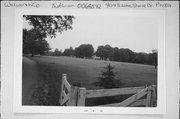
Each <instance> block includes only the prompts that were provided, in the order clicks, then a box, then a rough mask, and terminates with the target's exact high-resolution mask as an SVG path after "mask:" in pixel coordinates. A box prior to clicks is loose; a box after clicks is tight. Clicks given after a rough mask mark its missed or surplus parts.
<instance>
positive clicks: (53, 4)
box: [51, 3, 75, 8]
mask: <svg viewBox="0 0 180 119" xmlns="http://www.w3.org/2000/svg"><path fill="white" fill-rule="evenodd" d="M51 5H52V8H72V7H75V5H72V4H64V3H58V4H56V3H52V4H51Z"/></svg>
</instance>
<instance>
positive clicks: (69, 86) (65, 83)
mask: <svg viewBox="0 0 180 119" xmlns="http://www.w3.org/2000/svg"><path fill="white" fill-rule="evenodd" d="M63 82H64V86H65V87H66V88H67V90H68V91H70V90H71V85H70V84H69V82H68V81H67V76H66V75H65V74H64V76H63Z"/></svg>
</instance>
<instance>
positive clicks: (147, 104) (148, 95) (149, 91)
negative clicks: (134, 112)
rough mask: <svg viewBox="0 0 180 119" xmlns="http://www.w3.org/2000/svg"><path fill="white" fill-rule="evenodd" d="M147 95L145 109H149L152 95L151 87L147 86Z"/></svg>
mask: <svg viewBox="0 0 180 119" xmlns="http://www.w3.org/2000/svg"><path fill="white" fill-rule="evenodd" d="M147 91H148V93H147V98H146V107H151V101H152V100H151V98H152V97H151V95H152V93H151V91H152V87H151V86H149V87H148V90H147Z"/></svg>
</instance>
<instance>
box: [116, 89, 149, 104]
mask: <svg viewBox="0 0 180 119" xmlns="http://www.w3.org/2000/svg"><path fill="white" fill-rule="evenodd" d="M147 89H148V87H147V88H145V89H143V90H142V91H140V92H138V93H137V94H135V95H133V96H131V97H130V98H128V99H126V100H124V101H123V102H121V103H120V104H119V105H118V106H119V107H127V106H128V105H130V104H131V103H133V102H135V101H137V100H138V99H139V98H141V97H143V96H144V95H146V94H147Z"/></svg>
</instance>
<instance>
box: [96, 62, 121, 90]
mask: <svg viewBox="0 0 180 119" xmlns="http://www.w3.org/2000/svg"><path fill="white" fill-rule="evenodd" d="M104 69H105V71H102V72H101V76H100V77H98V79H99V81H98V82H95V85H96V86H99V87H103V88H105V89H110V88H118V87H120V85H121V82H120V80H117V79H115V73H114V72H113V69H114V67H113V66H111V64H110V63H109V64H108V65H107V66H106V67H104Z"/></svg>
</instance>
